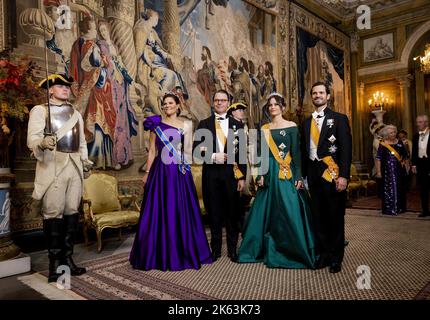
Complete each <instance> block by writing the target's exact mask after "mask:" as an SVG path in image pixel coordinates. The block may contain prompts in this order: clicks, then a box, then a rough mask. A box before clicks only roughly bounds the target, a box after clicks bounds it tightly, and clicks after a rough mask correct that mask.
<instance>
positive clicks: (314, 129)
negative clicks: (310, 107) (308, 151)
mask: <svg viewBox="0 0 430 320" xmlns="http://www.w3.org/2000/svg"><path fill="white" fill-rule="evenodd" d="M311 139H312V141H313V143H314V145H315V148H318V143H319V141H320V130H319V129H318V126H317V122H316V121H315V119H314V118H312V119H311Z"/></svg>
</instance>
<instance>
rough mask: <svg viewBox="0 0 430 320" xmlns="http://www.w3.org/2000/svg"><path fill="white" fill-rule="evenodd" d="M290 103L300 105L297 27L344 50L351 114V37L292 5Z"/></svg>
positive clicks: (345, 97) (346, 85)
mask: <svg viewBox="0 0 430 320" xmlns="http://www.w3.org/2000/svg"><path fill="white" fill-rule="evenodd" d="M289 20H290V37H289V38H290V45H289V47H290V54H289V57H290V81H289V82H290V97H291V99H290V105H291V108H293V110H294V109H296V108H297V107H298V102H299V97H298V78H297V27H300V28H301V29H303V30H305V31H307V32H309V33H311V34H313V35H315V36H317V37H319V38H320V39H321V40H324V41H325V42H327V43H328V44H330V45H332V46H334V47H336V48H338V49H340V50H342V51H343V52H344V71H345V72H344V75H345V77H344V85H345V95H344V99H345V100H344V102H345V108H346V110H341V111H342V112H345V113H346V114H347V115H348V117H350V116H351V103H350V102H351V62H350V56H351V47H350V39H349V37H348V36H347V35H345V34H344V33H342V32H341V31H339V30H337V29H335V28H334V27H332V26H330V25H329V24H327V23H326V22H325V21H323V20H322V19H320V18H318V17H317V16H315V15H313V14H312V13H310V12H308V11H306V10H304V9H303V8H301V7H299V6H297V5H295V4H291V5H290V19H289Z"/></svg>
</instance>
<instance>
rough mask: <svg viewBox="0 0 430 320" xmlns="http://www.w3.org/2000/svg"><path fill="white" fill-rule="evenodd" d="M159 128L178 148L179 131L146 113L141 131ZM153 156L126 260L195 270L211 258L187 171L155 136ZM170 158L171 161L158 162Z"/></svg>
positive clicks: (140, 266)
mask: <svg viewBox="0 0 430 320" xmlns="http://www.w3.org/2000/svg"><path fill="white" fill-rule="evenodd" d="M157 126H159V127H160V128H161V129H162V130H163V132H164V133H165V134H166V136H167V137H168V138H169V137H170V138H169V139H170V140H172V138H173V141H172V145H173V146H175V147H178V144H179V142H180V141H181V135H182V133H181V132H180V131H179V130H178V129H176V128H174V127H172V126H170V125H167V124H165V123H163V122H161V117H160V116H152V117H148V118H147V120H146V121H145V122H144V127H145V130H152V131H154V130H155V128H156V127H157ZM155 144H156V148H157V150H158V154H157V156H156V157H155V159H154V162H153V164H152V166H151V170H150V172H149V175H148V180H147V183H146V186H145V191H144V195H143V200H142V209H141V214H140V219H139V225H138V230H137V232H136V237H135V239H134V243H133V247H132V249H131V253H130V263H131V265H132V266H133V268H135V269H140V270H151V269H157V270H162V271H166V270H171V271H179V270H184V269H199V268H200V267H201V265H202V264H209V263H211V262H212V258H211V252H210V249H209V245H208V241H207V238H206V233H205V230H204V227H203V224H202V221H201V217H200V207H199V202H198V197H197V191H196V187H195V185H194V181H193V177H192V175H191V171H186V173H185V174H183V173H182V172H181V171H180V170H179V167H178V164H177V163H178V162H177V161H176V160H175V159H174V158H173V157H172V154H171V153H168V152H166V149H165V150H164V151H163V148H165V145H164V143H163V142H162V141H161V139H160V138H159V137H158V136H156V142H155ZM166 154H167V155H169V156H170V159H171V160H172V163H171V164H165V163H163V161H162V158H161V157H162V155H163V157H165V156H166Z"/></svg>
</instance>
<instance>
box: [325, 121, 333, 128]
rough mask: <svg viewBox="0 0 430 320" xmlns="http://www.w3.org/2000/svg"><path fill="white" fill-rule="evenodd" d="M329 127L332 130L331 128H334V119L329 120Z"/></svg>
mask: <svg viewBox="0 0 430 320" xmlns="http://www.w3.org/2000/svg"><path fill="white" fill-rule="evenodd" d="M327 125H328V126H329V127H330V129H331V127H333V126H334V119H327Z"/></svg>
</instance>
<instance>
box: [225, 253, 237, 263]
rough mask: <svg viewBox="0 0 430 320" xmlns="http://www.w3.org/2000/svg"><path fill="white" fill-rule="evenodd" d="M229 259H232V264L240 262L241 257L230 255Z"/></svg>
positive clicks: (234, 254)
mask: <svg viewBox="0 0 430 320" xmlns="http://www.w3.org/2000/svg"><path fill="white" fill-rule="evenodd" d="M228 257H229V258H230V260H231V261H232V262H237V261H238V260H239V257H238V256H237V253H232V254H229V255H228Z"/></svg>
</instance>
